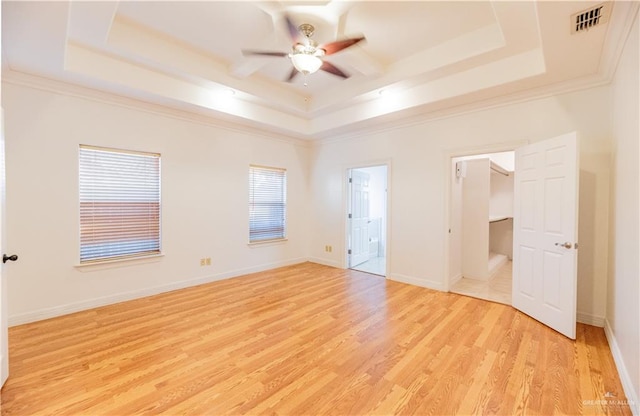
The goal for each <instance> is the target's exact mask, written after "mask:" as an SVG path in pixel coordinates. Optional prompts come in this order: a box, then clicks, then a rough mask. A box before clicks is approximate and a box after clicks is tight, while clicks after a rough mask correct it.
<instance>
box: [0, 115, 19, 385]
mask: <svg viewBox="0 0 640 416" xmlns="http://www.w3.org/2000/svg"><path fill="white" fill-rule="evenodd" d="M4 185H5V176H4V110H0V253H3V252H4V251H3V249H4ZM16 258H17V257H16ZM3 263H4V261H3ZM6 280H7V279H4V278H3V277H2V263H0V388H2V385H3V384H4V382H5V381H6V380H7V377H9V340H8V338H9V331H8V316H7V282H6Z"/></svg>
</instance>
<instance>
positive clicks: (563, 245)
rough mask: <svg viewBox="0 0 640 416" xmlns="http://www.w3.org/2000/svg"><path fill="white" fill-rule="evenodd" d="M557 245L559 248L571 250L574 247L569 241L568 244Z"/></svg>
mask: <svg viewBox="0 0 640 416" xmlns="http://www.w3.org/2000/svg"><path fill="white" fill-rule="evenodd" d="M556 245H557V246H560V247H564V248H571V247H573V244H571V243H570V242H568V241H567V242H566V243H556Z"/></svg>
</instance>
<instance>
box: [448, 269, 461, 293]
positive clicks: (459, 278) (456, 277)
mask: <svg viewBox="0 0 640 416" xmlns="http://www.w3.org/2000/svg"><path fill="white" fill-rule="evenodd" d="M461 279H462V273H458V274H457V275H455V276H453V278H451V279H449V288H448V290H447V292H450V291H451V287H452V286H453V285H455V284H456V283H458V282H459V281H460V280H461Z"/></svg>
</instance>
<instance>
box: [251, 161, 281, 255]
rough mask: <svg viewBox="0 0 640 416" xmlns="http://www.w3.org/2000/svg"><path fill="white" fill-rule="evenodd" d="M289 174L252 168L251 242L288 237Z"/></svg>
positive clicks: (275, 169)
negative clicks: (286, 234) (286, 228)
mask: <svg viewBox="0 0 640 416" xmlns="http://www.w3.org/2000/svg"><path fill="white" fill-rule="evenodd" d="M286 207H287V171H286V170H285V169H278V168H267V167H262V166H249V242H250V243H255V242H260V241H268V240H277V239H283V238H285V225H286V219H285V217H286Z"/></svg>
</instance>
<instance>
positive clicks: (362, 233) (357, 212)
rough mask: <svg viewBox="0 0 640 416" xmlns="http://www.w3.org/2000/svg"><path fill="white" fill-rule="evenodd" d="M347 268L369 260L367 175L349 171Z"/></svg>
mask: <svg viewBox="0 0 640 416" xmlns="http://www.w3.org/2000/svg"><path fill="white" fill-rule="evenodd" d="M350 181H351V183H350V185H351V212H350V213H349V215H350V217H351V218H350V220H351V239H350V247H349V267H354V266H357V265H358V264H361V263H364V262H365V261H367V260H369V174H368V173H365V172H360V171H358V170H352V171H351V177H350Z"/></svg>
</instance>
